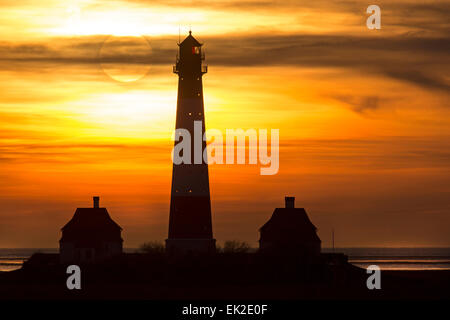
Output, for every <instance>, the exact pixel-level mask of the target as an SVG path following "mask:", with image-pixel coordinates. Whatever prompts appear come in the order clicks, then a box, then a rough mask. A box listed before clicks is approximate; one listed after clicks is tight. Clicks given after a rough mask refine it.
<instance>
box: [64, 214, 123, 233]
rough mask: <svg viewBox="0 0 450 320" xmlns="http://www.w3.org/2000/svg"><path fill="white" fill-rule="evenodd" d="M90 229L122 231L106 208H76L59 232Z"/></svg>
mask: <svg viewBox="0 0 450 320" xmlns="http://www.w3.org/2000/svg"><path fill="white" fill-rule="evenodd" d="M92 228H99V229H104V228H108V229H109V228H112V229H119V230H122V227H120V226H119V225H118V224H117V223H116V222H115V221H114V220H113V219H111V217H110V216H109V213H108V210H106V208H78V209H77V210H76V211H75V214H74V215H73V217H72V219H70V221H69V222H68V223H66V225H65V226H64V227H62V229H61V230H62V231H63V232H64V231H65V230H68V229H92Z"/></svg>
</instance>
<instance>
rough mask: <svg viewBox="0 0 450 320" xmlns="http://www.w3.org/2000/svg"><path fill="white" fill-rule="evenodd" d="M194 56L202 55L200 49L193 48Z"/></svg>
mask: <svg viewBox="0 0 450 320" xmlns="http://www.w3.org/2000/svg"><path fill="white" fill-rule="evenodd" d="M192 54H200V47H192Z"/></svg>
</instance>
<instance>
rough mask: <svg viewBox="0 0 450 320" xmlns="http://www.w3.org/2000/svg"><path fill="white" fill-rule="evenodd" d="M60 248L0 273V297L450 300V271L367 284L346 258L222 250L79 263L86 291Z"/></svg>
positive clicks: (390, 274)
mask: <svg viewBox="0 0 450 320" xmlns="http://www.w3.org/2000/svg"><path fill="white" fill-rule="evenodd" d="M66 267H67V266H62V265H59V264H58V255H50V254H35V255H34V256H33V257H32V258H31V259H30V260H29V261H28V262H27V263H25V265H24V267H23V268H22V269H20V270H16V271H12V272H5V273H0V299H1V300H4V299H12V300H14V299H33V300H34V299H102V300H104V299H120V300H123V299H125V300H128V299H133V300H134V299H136V300H197V299H198V300H205V299H207V300H230V299H233V300H242V299H243V300H253V301H255V300H264V299H265V300H285V299H288V300H298V299H308V300H311V299H312V300H330V299H332V300H380V299H381V300H399V299H400V300H405V299H408V300H409V299H414V300H415V299H432V300H435V299H449V298H450V289H449V288H450V271H382V273H381V290H368V289H367V286H366V280H367V278H368V276H369V275H368V274H367V273H366V270H363V269H360V268H357V267H354V266H352V265H350V264H347V263H340V264H337V265H336V264H330V263H328V264H325V263H316V264H312V265H308V266H306V265H303V264H302V263H300V262H299V261H298V260H296V259H295V258H283V257H265V256H259V255H258V254H217V255H214V256H209V257H185V258H183V259H173V258H168V257H166V256H165V255H164V254H124V255H123V256H122V257H120V258H118V259H115V260H111V261H107V262H104V263H102V264H96V265H84V266H80V267H81V270H82V271H81V279H82V281H81V283H82V284H81V286H82V288H81V290H68V289H67V287H66V280H67V278H68V277H69V275H68V274H66Z"/></svg>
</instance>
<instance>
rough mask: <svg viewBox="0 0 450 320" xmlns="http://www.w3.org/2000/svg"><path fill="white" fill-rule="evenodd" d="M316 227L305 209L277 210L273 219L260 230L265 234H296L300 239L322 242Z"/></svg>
mask: <svg viewBox="0 0 450 320" xmlns="http://www.w3.org/2000/svg"><path fill="white" fill-rule="evenodd" d="M316 230H317V228H316V226H314V224H313V223H312V222H311V220H309V218H308V215H307V213H306V211H305V209H303V208H276V209H275V210H274V212H273V214H272V217H271V218H270V219H269V221H267V222H266V223H265V224H264V225H263V226H262V227H261V228H260V229H259V231H260V232H261V235H262V234H263V233H272V232H274V233H283V232H289V233H291V232H292V233H295V234H296V235H297V237H298V238H299V239H305V240H314V241H320V238H319V237H318V236H317V234H316Z"/></svg>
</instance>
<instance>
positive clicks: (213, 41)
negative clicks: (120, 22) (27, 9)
mask: <svg viewBox="0 0 450 320" xmlns="http://www.w3.org/2000/svg"><path fill="white" fill-rule="evenodd" d="M106 39H107V38H106V37H100V36H90V37H78V38H58V39H53V40H52V41H51V42H47V43H45V44H42V43H34V44H18V45H17V44H11V43H5V42H3V43H1V44H0V57H1V58H0V66H1V67H2V68H3V69H4V70H5V69H6V70H8V69H11V68H12V69H13V70H20V68H18V67H17V64H18V63H19V64H26V65H27V68H31V69H39V68H40V67H41V66H47V67H48V65H49V64H53V65H64V66H69V65H93V66H96V67H99V66H100V65H101V64H102V63H116V64H152V65H167V67H168V68H169V67H170V64H173V62H174V57H175V54H176V39H170V38H148V40H149V42H150V44H151V50H149V49H148V48H143V47H142V46H141V44H142V39H139V38H132V37H126V38H123V39H121V40H120V41H116V42H112V43H109V44H108V50H107V52H104V51H105V50H101V48H102V46H103V43H104V42H105V40H106ZM201 40H203V41H204V43H205V50H206V54H207V61H208V63H209V64H210V66H212V67H214V66H227V67H253V66H255V67H261V66H275V65H285V66H296V67H331V68H345V69H347V70H349V71H354V72H367V73H369V74H381V75H384V76H386V77H390V78H394V79H397V80H401V81H406V82H409V83H412V84H414V85H417V86H421V87H424V88H426V89H437V90H443V91H447V92H448V90H449V84H448V82H446V81H445V80H444V79H445V76H446V74H448V72H449V68H450V67H449V66H450V61H449V60H450V56H449V55H448V52H450V38H449V37H441V38H423V37H414V36H410V35H405V36H396V37H374V36H371V35H370V34H369V35H367V36H345V35H305V34H276V33H273V34H253V35H244V36H242V35H236V34H227V35H223V36H209V37H205V38H204V39H201ZM102 52H103V53H102Z"/></svg>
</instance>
